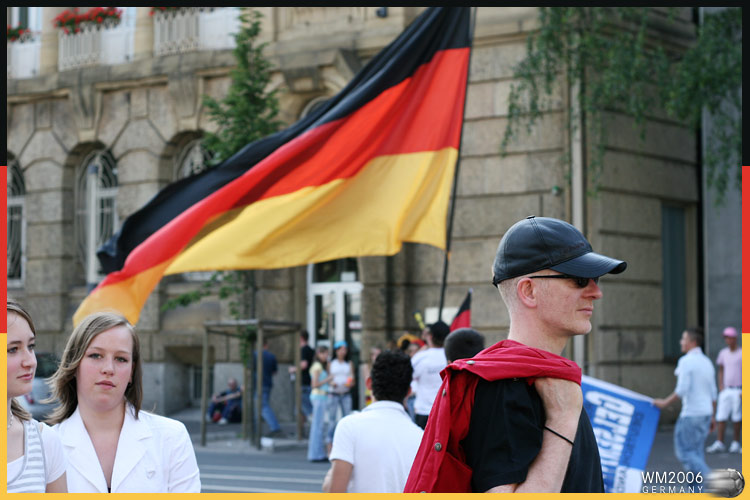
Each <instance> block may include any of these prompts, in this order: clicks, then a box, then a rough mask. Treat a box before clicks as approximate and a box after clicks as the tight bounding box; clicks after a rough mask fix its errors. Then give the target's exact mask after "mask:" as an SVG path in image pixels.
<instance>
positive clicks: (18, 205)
mask: <svg viewBox="0 0 750 500" xmlns="http://www.w3.org/2000/svg"><path fill="white" fill-rule="evenodd" d="M7 196H8V266H7V273H8V274H7V279H8V287H9V288H10V287H21V286H23V280H24V275H25V271H26V213H25V210H24V198H25V197H26V184H25V182H24V180H23V172H22V171H21V166H20V165H19V164H18V161H16V160H15V159H13V160H10V162H9V163H8V194H7Z"/></svg>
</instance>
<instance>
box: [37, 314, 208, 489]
mask: <svg viewBox="0 0 750 500" xmlns="http://www.w3.org/2000/svg"><path fill="white" fill-rule="evenodd" d="M141 373H142V368H141V354H140V344H139V342H138V337H137V336H136V334H135V330H134V329H133V326H132V325H131V324H130V323H129V322H128V321H127V320H126V319H125V318H124V317H122V316H120V315H118V314H114V313H95V314H92V315H90V316H87V317H86V318H84V319H83V321H81V323H80V324H79V325H78V326H77V327H76V328H75V329H74V330H73V333H72V334H71V336H70V338H69V339H68V343H67V345H66V346H65V351H64V352H63V356H62V360H61V362H60V367H59V368H58V370H57V372H55V374H54V375H53V376H52V377H51V381H52V382H53V394H54V397H55V398H57V400H58V401H59V402H60V404H59V406H58V407H57V408H56V409H55V410H54V412H53V413H52V415H51V416H50V418H49V420H50V422H51V423H53V424H55V428H56V430H57V432H58V433H59V435H60V439H61V440H62V443H63V446H64V447H65V449H66V451H67V453H68V459H69V462H70V464H69V467H68V490H69V491H70V492H74V493H87V492H94V493H95V492H99V493H108V492H111V493H121V492H123V493H125V492H127V493H168V492H170V493H178V492H179V493H199V492H200V489H201V483H200V474H199V471H198V464H197V462H196V459H195V452H194V451H193V445H192V443H191V442H190V436H189V435H188V432H187V429H185V426H184V425H183V424H182V423H181V422H178V421H176V420H172V419H169V418H165V417H160V416H158V415H153V414H151V413H147V412H145V411H142V410H141V401H142V398H143V386H142V381H141Z"/></svg>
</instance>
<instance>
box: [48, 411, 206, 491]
mask: <svg viewBox="0 0 750 500" xmlns="http://www.w3.org/2000/svg"><path fill="white" fill-rule="evenodd" d="M134 415H135V409H134V408H133V406H131V405H130V404H128V405H127V407H126V410H125V420H124V422H123V424H122V430H121V431H120V439H119V441H118V442H117V453H116V455H115V464H114V469H113V470H112V493H200V490H201V480H200V472H199V471H198V462H197V461H196V459H195V452H194V451H193V444H192V442H191V441H190V435H189V434H188V432H187V429H186V428H185V425H184V424H183V423H182V422H178V421H177V420H173V419H171V418H166V417H160V416H158V415H154V414H152V413H146V412H145V411H140V412H138V420H136V419H135V416H134ZM54 429H55V430H56V431H57V432H58V434H59V435H60V440H61V441H62V444H63V446H64V447H65V451H66V452H67V455H68V469H67V471H66V472H67V478H68V492H69V493H107V481H106V479H104V472H103V471H102V467H101V465H100V464H99V459H98V458H97V456H96V451H95V450H94V445H93V443H92V442H91V438H90V437H89V433H88V431H86V427H85V426H84V424H83V420H82V419H81V414H80V412H79V410H78V408H76V411H75V412H74V413H73V414H72V415H71V416H70V417H69V418H68V419H66V420H65V421H63V422H60V423H59V424H57V425H55V426H54Z"/></svg>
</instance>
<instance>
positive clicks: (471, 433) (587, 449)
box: [404, 216, 627, 493]
mask: <svg viewBox="0 0 750 500" xmlns="http://www.w3.org/2000/svg"><path fill="white" fill-rule="evenodd" d="M626 266H627V264H626V263H625V262H623V261H620V260H617V259H613V258H610V257H606V256H604V255H600V254H597V253H595V252H593V250H592V248H591V244H590V243H589V242H588V241H587V240H586V238H585V237H584V236H583V234H582V233H581V232H580V231H579V230H578V229H576V228H575V227H574V226H572V225H571V224H568V223H567V222H564V221H561V220H558V219H552V218H547V217H534V216H531V217H528V218H526V219H524V220H522V221H520V222H517V223H516V224H514V225H513V226H512V227H511V228H510V229H508V231H507V232H506V233H505V235H504V236H503V238H502V240H501V241H500V245H499V247H498V250H497V254H496V256H495V261H494V264H493V279H492V284H493V285H494V286H496V287H497V288H498V289H499V291H500V295H501V297H502V299H503V301H504V302H505V305H506V307H507V309H508V313H509V316H510V329H509V332H508V339H507V340H503V341H500V342H498V343H497V344H495V345H494V346H492V347H490V348H488V349H485V350H484V351H482V352H481V353H480V354H478V355H477V356H475V357H474V358H472V359H467V360H458V361H455V362H454V363H452V364H451V365H449V366H448V367H447V368H446V373H445V377H444V379H443V383H442V385H441V388H440V390H439V396H438V398H437V399H436V402H435V405H436V407H435V408H434V409H433V412H432V416H431V418H430V421H429V422H428V425H427V428H426V430H425V434H424V437H423V439H422V443H421V445H420V450H419V452H418V453H417V457H416V458H415V461H414V465H413V466H412V470H411V473H410V476H409V479H408V481H407V484H406V488H405V490H404V491H405V492H407V493H409V492H421V491H431V492H460V491H470V492H485V491H490V492H524V491H528V492H603V491H604V482H603V479H602V470H601V463H600V460H599V453H598V448H597V445H596V440H595V437H594V433H593V430H592V428H591V423H590V422H589V419H588V417H587V416H586V412H585V411H583V409H582V400H583V397H582V393H581V388H580V382H581V369H580V367H578V365H576V364H575V363H574V362H572V361H570V360H568V359H566V358H564V357H562V356H561V355H560V354H561V353H562V351H563V349H564V347H565V344H566V343H567V341H568V339H569V338H571V337H573V336H575V335H585V334H587V333H588V332H589V331H590V330H591V315H592V314H593V311H594V302H595V301H596V300H598V299H600V298H601V297H602V291H601V289H600V288H599V286H598V281H599V277H601V276H602V275H604V274H607V273H612V274H617V273H620V272H622V271H624V270H625V267H626Z"/></svg>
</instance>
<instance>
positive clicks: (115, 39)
mask: <svg viewBox="0 0 750 500" xmlns="http://www.w3.org/2000/svg"><path fill="white" fill-rule="evenodd" d="M129 10H130V9H126V13H125V15H124V16H123V18H122V20H121V21H120V23H119V24H116V25H115V24H112V23H111V22H108V21H105V22H104V24H103V25H97V24H87V25H84V26H82V27H81V29H80V31H79V32H78V33H70V34H67V35H66V34H65V33H62V32H60V47H59V53H58V55H59V57H58V65H59V69H60V71H64V70H66V69H74V68H82V67H85V66H95V65H97V64H120V63H124V62H127V61H130V60H132V59H133V41H134V34H135V16H134V15H129V12H128V11H129Z"/></svg>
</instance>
